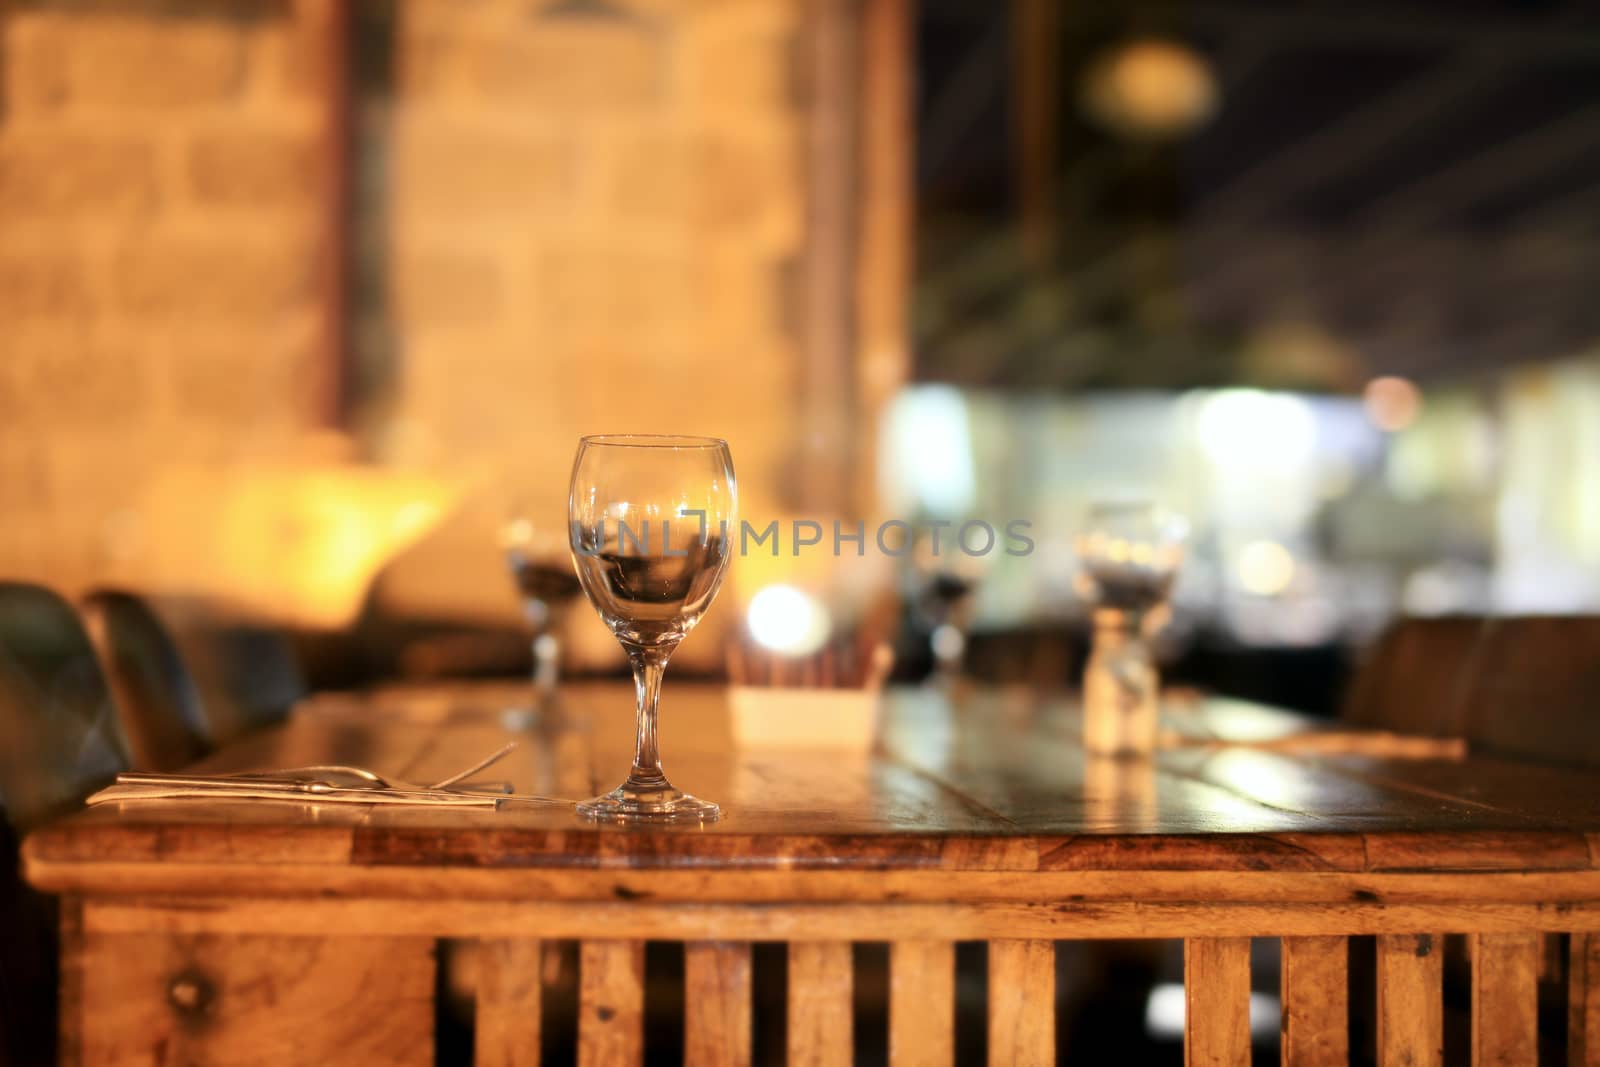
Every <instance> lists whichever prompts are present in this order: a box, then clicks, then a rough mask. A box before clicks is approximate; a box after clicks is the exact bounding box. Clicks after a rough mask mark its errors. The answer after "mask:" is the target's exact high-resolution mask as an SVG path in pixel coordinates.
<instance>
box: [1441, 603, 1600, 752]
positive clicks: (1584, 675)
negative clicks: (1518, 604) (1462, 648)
mask: <svg viewBox="0 0 1600 1067" xmlns="http://www.w3.org/2000/svg"><path fill="white" fill-rule="evenodd" d="M1479 661H1480V662H1479V667H1478V670H1477V671H1476V672H1475V674H1474V683H1473V686H1472V688H1471V691H1470V692H1469V694H1468V698H1467V703H1466V707H1465V709H1464V722H1465V726H1464V732H1465V734H1466V736H1467V738H1468V740H1469V741H1470V742H1471V743H1472V745H1473V746H1474V748H1479V749H1483V750H1486V751H1490V752H1494V753H1497V754H1501V755H1506V756H1513V757H1518V758H1522V759H1530V760H1537V761H1540V762H1544V763H1562V764H1571V765H1574V766H1582V767H1592V768H1600V616H1594V615H1571V616H1542V617H1541V616H1525V617H1519V618H1507V619H1494V620H1491V621H1490V622H1489V623H1488V626H1487V628H1486V631H1485V639H1484V642H1483V648H1482V652H1481V653H1480V656H1479Z"/></svg>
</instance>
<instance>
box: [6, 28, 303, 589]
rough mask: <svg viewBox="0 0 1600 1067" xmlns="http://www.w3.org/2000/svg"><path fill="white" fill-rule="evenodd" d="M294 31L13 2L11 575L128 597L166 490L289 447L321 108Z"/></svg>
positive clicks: (9, 46)
mask: <svg viewBox="0 0 1600 1067" xmlns="http://www.w3.org/2000/svg"><path fill="white" fill-rule="evenodd" d="M295 30H296V24H295V22H294V20H293V18H292V12H291V10H290V9H289V7H288V6H287V5H286V4H283V3H269V2H254V0H240V2H238V3H228V4H215V3H205V2H202V0H194V2H181V0H166V2H161V3H156V2H137V0H130V2H126V3H118V4H94V3H49V2H33V3H29V2H20V3H19V2H13V3H9V4H6V3H0V516H3V518H0V573H4V574H7V575H13V576H25V577H32V578H38V579H43V580H47V581H50V582H53V583H55V584H58V585H61V586H63V587H65V588H68V589H69V590H70V589H73V588H76V587H79V586H81V585H84V584H88V583H91V582H94V581H118V582H127V583H130V584H137V583H138V581H139V578H140V576H141V575H142V574H144V573H147V572H149V571H150V570H152V569H160V561H159V560H158V559H157V558H156V557H158V556H159V554H160V552H161V545H162V543H163V536H162V534H163V531H161V530H160V529H152V528H150V525H149V523H148V522H146V521H145V519H146V517H145V516H144V515H143V513H142V509H141V504H142V501H143V500H144V498H145V494H146V492H147V491H148V489H149V487H150V484H151V481H152V479H154V478H156V477H158V476H159V474H160V473H161V471H163V470H164V469H166V468H167V467H169V466H170V465H172V464H175V463H188V464H195V463H208V464H216V465H219V466H222V465H227V464H230V463H237V462H240V461H243V460H247V459H250V458H253V457H260V456H270V455H281V454H292V453H293V452H294V450H295V448H296V447H297V446H296V441H297V440H298V438H299V436H300V435H301V434H302V432H303V431H304V429H305V428H306V427H307V426H308V424H309V420H308V412H309V411H310V409H311V405H310V397H309V396H308V395H307V394H306V392H305V386H306V382H307V380H308V375H307V360H308V359H309V358H311V351H312V349H311V345H312V341H313V338H314V335H315V330H316V327H317V313H316V302H315V294H314V293H313V291H312V282H313V278H312V265H313V263H314V259H315V242H316V241H317V230H316V202H315V196H316V193H315V183H314V182H313V181H312V180H311V179H310V174H311V173H312V169H313V163H314V146H315V143H316V137H317V135H318V129H319V127H318V123H319V121H320V120H319V115H320V109H319V105H318V102H317V91H316V87H315V86H314V85H312V84H310V83H309V81H308V78H307V75H306V72H305V70H304V68H303V66H302V65H301V64H300V62H299V58H298V51H297V42H296V40H295ZM200 503H201V502H197V505H199V504H200ZM196 511H197V513H200V514H203V509H202V508H201V507H199V506H197V509H196Z"/></svg>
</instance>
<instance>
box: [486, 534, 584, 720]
mask: <svg viewBox="0 0 1600 1067" xmlns="http://www.w3.org/2000/svg"><path fill="white" fill-rule="evenodd" d="M500 547H501V549H502V550H503V551H504V552H505V556H506V566H507V568H508V569H509V570H510V571H511V579H512V581H514V582H515V583H516V586H517V595H518V596H519V597H521V598H522V615H523V618H525V619H526V620H527V622H528V626H529V628H530V629H531V630H532V631H533V687H534V692H535V693H536V694H537V695H538V696H539V697H541V698H548V697H549V696H550V694H551V693H552V692H554V690H555V687H556V674H557V669H558V667H559V665H560V662H561V643H560V641H558V640H557V638H556V631H557V630H558V629H559V626H560V623H561V620H562V618H563V617H564V615H565V613H566V608H567V606H568V605H569V604H571V603H572V601H573V599H574V598H576V597H577V595H578V593H579V592H581V591H582V589H581V587H580V586H579V585H578V576H577V574H576V573H574V571H573V569H572V558H571V549H570V548H568V546H567V536H566V531H565V530H563V529H561V528H560V527H559V525H556V526H552V525H544V526H541V525H539V524H538V523H536V522H534V521H533V519H532V518H531V517H530V515H529V509H528V508H527V507H526V506H523V505H521V504H518V505H514V506H513V507H512V508H511V509H510V510H509V513H508V517H507V519H506V521H505V524H504V525H503V526H502V527H501V528H500Z"/></svg>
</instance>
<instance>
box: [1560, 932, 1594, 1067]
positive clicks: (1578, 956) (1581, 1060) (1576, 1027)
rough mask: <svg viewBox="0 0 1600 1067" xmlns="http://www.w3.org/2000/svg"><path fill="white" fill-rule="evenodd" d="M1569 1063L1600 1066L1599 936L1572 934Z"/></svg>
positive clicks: (1570, 1065)
mask: <svg viewBox="0 0 1600 1067" xmlns="http://www.w3.org/2000/svg"><path fill="white" fill-rule="evenodd" d="M1567 1064H1568V1067H1600V934H1573V935H1572V951H1571V954H1570V955H1569V956H1568V964H1567Z"/></svg>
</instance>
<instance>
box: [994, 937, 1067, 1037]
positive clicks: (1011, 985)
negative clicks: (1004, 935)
mask: <svg viewBox="0 0 1600 1067" xmlns="http://www.w3.org/2000/svg"><path fill="white" fill-rule="evenodd" d="M1055 1009H1056V946H1055V942H1053V941H1012V940H997V941H990V942H989V1062H990V1064H993V1065H995V1067H999V1065H1002V1064H1040V1065H1048V1064H1053V1063H1055V1062H1056V1017H1055V1016H1056V1011H1055Z"/></svg>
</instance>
